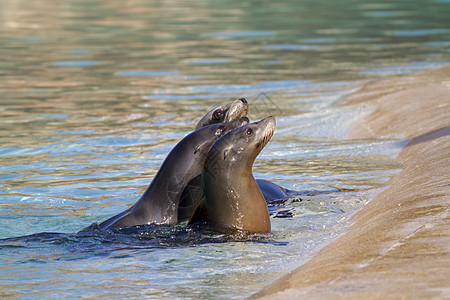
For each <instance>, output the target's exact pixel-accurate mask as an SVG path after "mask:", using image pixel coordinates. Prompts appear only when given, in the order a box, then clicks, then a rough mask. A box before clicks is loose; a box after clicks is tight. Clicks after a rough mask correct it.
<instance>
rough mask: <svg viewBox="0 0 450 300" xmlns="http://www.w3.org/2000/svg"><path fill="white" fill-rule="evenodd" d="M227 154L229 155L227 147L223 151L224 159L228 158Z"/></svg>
mask: <svg viewBox="0 0 450 300" xmlns="http://www.w3.org/2000/svg"><path fill="white" fill-rule="evenodd" d="M227 155H228V149H225V150H224V151H223V160H226V159H227Z"/></svg>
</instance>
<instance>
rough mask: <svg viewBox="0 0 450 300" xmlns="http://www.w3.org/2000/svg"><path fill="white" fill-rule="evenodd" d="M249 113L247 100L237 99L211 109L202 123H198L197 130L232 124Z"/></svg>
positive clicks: (202, 119)
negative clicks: (215, 125) (227, 123)
mask: <svg viewBox="0 0 450 300" xmlns="http://www.w3.org/2000/svg"><path fill="white" fill-rule="evenodd" d="M247 111H248V102H247V99H245V98H240V99H237V100H235V101H233V102H231V103H227V104H224V105H221V106H219V107H216V108H213V109H211V110H210V111H209V112H208V113H207V114H206V115H205V116H204V117H203V118H201V119H200V121H198V123H197V126H196V127H195V130H197V129H200V128H202V127H204V126H208V125H211V124H216V123H225V122H231V121H233V120H236V119H239V118H241V117H245V116H246V115H247Z"/></svg>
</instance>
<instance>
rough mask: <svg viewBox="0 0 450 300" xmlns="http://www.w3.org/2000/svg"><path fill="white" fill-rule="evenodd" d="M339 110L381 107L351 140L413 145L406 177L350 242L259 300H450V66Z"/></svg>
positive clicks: (394, 181) (360, 216)
mask: <svg viewBox="0 0 450 300" xmlns="http://www.w3.org/2000/svg"><path fill="white" fill-rule="evenodd" d="M339 105H370V106H375V107H376V108H375V111H374V113H372V114H371V115H370V116H369V117H368V118H366V119H365V120H363V121H361V122H359V123H358V124H356V126H355V128H354V129H353V130H352V132H351V134H350V137H351V138H371V137H384V136H392V135H395V136H402V137H404V138H405V139H408V140H409V143H408V144H407V146H405V147H404V148H403V149H402V150H401V151H400V153H399V155H398V156H397V158H396V160H397V161H398V162H399V163H400V164H401V165H402V171H401V172H399V173H397V174H395V175H394V176H392V177H391V178H390V180H389V181H388V182H387V183H386V188H385V189H384V190H383V191H382V192H381V193H379V194H378V195H377V196H376V198H375V199H373V200H372V201H370V202H369V203H368V204H367V205H366V206H364V207H363V208H362V209H361V210H360V211H359V212H358V213H357V214H356V215H355V216H354V217H353V218H352V220H351V225H350V228H349V231H348V232H347V233H346V234H344V235H343V236H342V237H340V238H339V239H337V240H336V241H334V242H333V243H331V244H329V245H328V246H326V247H325V248H323V249H322V250H321V251H320V252H319V253H318V254H317V255H316V256H315V257H313V258H312V259H311V260H310V261H309V262H307V263H306V264H304V265H303V266H301V267H299V268H298V269H296V270H294V271H292V272H290V273H289V274H287V275H285V276H284V277H282V278H280V279H278V280H277V281H275V282H274V283H273V284H271V285H269V286H268V287H267V288H265V289H263V290H262V291H260V292H258V293H257V294H255V295H253V296H252V298H266V299H299V298H301V299H343V298H345V299H412V298H415V299H417V298H422V299H423V298H425V299H443V298H447V297H448V298H450V66H447V67H443V68H440V69H436V70H431V71H426V72H424V73H421V74H415V75H408V76H402V77H397V78H389V79H386V80H380V81H376V82H372V83H369V84H367V85H366V86H364V87H363V88H362V89H361V90H359V91H357V92H355V93H353V94H351V95H349V96H348V97H346V98H345V99H343V100H342V101H341V102H340V103H339ZM448 298H447V299H448Z"/></svg>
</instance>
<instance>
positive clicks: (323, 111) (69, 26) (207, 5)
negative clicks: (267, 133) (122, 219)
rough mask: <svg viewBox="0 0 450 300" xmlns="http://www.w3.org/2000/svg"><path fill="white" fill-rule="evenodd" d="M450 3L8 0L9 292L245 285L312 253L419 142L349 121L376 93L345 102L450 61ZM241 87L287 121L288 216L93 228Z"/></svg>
mask: <svg viewBox="0 0 450 300" xmlns="http://www.w3.org/2000/svg"><path fill="white" fill-rule="evenodd" d="M449 15H450V2H449V1H445V0H436V1H373V2H369V1H362V0H361V1H357V0H353V1H350V0H348V1H339V3H337V2H336V3H334V2H332V1H305V0H302V1H276V2H274V1H222V2H219V1H176V0H173V1H138V0H136V1H134V0H132V1H103V0H94V1H73V0H69V1H50V0H42V1H19V0H17V1H8V0H6V1H1V0H0V57H1V59H0V116H1V118H0V238H2V239H3V240H1V241H0V252H1V256H0V270H1V275H0V296H1V297H2V298H5V297H19V298H42V297H44V298H50V297H51V298H60V297H92V298H95V297H115V298H119V297H132V298H142V297H157V298H158V297H163V296H164V297H171V298H176V297H179V298H226V299H228V298H242V297H244V296H247V295H249V294H251V293H253V292H255V291H257V290H259V289H260V288H261V287H263V286H265V285H267V284H268V283H269V282H272V281H273V280H274V279H275V278H277V277H279V276H280V275H282V274H285V273H286V272H287V271H289V270H292V269H293V268H295V267H297V266H299V265H301V264H302V263H304V262H305V261H306V260H307V259H309V258H310V257H311V255H313V254H314V253H315V252H317V251H318V250H319V249H320V247H322V246H324V245H326V244H327V243H328V242H330V241H331V240H333V239H335V238H336V237H337V236H339V234H340V233H342V231H343V230H345V227H346V225H348V222H347V221H348V218H349V217H350V216H351V215H352V214H353V213H354V212H355V211H356V210H357V209H359V208H360V207H361V206H362V205H364V203H366V202H367V201H368V200H369V199H370V198H371V197H373V195H374V193H376V191H377V189H373V188H374V187H380V186H381V185H382V184H383V183H384V182H385V181H386V180H387V179H388V178H389V177H390V176H391V175H392V174H394V173H395V172H398V170H399V169H400V167H401V166H398V165H396V163H395V162H394V160H393V158H394V157H395V155H396V154H397V153H398V151H399V150H400V149H401V147H402V146H404V145H405V143H406V141H404V140H403V139H402V137H385V138H381V139H373V140H350V139H348V138H346V136H347V133H348V132H349V130H350V129H351V127H352V126H353V125H354V124H355V122H356V121H357V120H359V119H361V118H363V117H364V116H366V115H368V114H369V113H370V108H362V107H357V108H355V107H336V106H334V104H335V103H337V102H338V101H339V99H341V98H342V97H343V96H345V95H346V94H348V93H350V92H352V91H355V90H357V89H358V88H360V87H361V86H362V85H363V84H364V83H365V82H367V81H369V80H373V79H377V78H382V77H386V76H390V75H397V74H405V73H410V72H416V71H420V70H424V69H428V68H434V67H438V66H442V65H444V64H447V63H448V62H450V50H449V49H450V42H449V41H450V22H449V18H448V16H449ZM240 97H246V98H247V99H248V100H249V102H250V112H249V117H250V118H251V119H252V120H257V119H259V118H262V117H265V116H267V115H273V116H275V117H276V118H277V123H278V125H277V131H276V133H275V135H274V137H273V138H272V140H271V142H270V143H269V144H268V145H267V146H266V148H265V149H264V150H263V152H262V153H261V154H260V156H259V157H258V159H257V161H256V162H255V165H254V169H253V171H254V174H255V177H257V178H264V179H268V180H271V181H273V182H275V183H278V184H280V185H282V186H285V187H287V188H290V189H294V190H297V191H301V192H302V193H303V195H302V196H301V200H299V199H292V200H291V201H288V202H287V203H286V204H284V205H282V206H271V207H270V209H271V213H272V218H271V221H272V228H273V230H272V234H270V235H267V236H251V237H240V238H238V237H235V238H231V237H229V236H224V235H222V234H219V233H215V232H212V231H209V230H207V229H202V228H185V227H184V226H182V225H180V226H159V227H158V226H156V227H154V226H150V227H146V228H138V229H136V230H134V231H132V232H108V233H105V232H100V231H98V230H96V229H95V227H92V228H91V230H88V231H82V232H79V231H80V230H81V229H83V228H85V227H88V226H89V225H91V224H93V223H95V222H97V221H101V220H104V219H106V218H108V217H109V216H112V215H114V214H116V213H118V212H120V211H122V210H124V209H125V208H127V207H129V206H130V205H131V204H133V203H134V202H135V201H136V200H137V199H138V198H139V196H140V195H141V194H142V192H143V191H144V190H145V188H146V187H147V185H148V184H149V182H150V180H151V178H152V177H153V176H154V175H155V173H156V172H157V170H158V168H159V166H160V164H161V163H162V161H163V159H164V158H165V156H166V155H167V154H168V152H169V151H170V150H171V148H172V147H173V146H174V145H175V144H176V143H177V142H178V141H179V140H180V139H181V138H182V137H184V136H185V135H186V134H188V133H189V132H190V131H192V130H193V128H194V127H195V124H196V122H197V121H198V120H199V119H200V117H201V116H203V115H204V114H205V113H206V112H207V111H208V110H209V109H211V108H212V107H214V106H218V105H221V104H223V103H226V102H229V101H231V100H232V99H236V98H240ZM44 232H53V233H44ZM78 232H79V233H78ZM25 235H31V236H27V237H24V236H25Z"/></svg>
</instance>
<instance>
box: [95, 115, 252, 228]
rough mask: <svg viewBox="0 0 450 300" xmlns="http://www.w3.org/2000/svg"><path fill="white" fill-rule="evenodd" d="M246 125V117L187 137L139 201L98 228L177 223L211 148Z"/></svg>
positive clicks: (197, 131) (200, 130)
mask: <svg viewBox="0 0 450 300" xmlns="http://www.w3.org/2000/svg"><path fill="white" fill-rule="evenodd" d="M248 122H249V121H248V118H247V117H242V118H240V119H237V120H234V121H232V122H227V123H220V124H214V125H209V126H206V127H203V128H201V129H199V130H196V131H194V132H192V133H191V134H189V135H187V136H186V137H185V138H183V139H182V140H181V141H180V142H179V143H178V144H177V145H176V146H175V147H174V148H173V149H172V151H170V153H169V155H168V156H167V157H166V159H165V160H164V162H163V164H162V165H161V167H160V169H159V171H158V173H157V174H156V176H155V177H154V178H153V181H152V182H151V183H150V185H149V187H148V188H147V190H146V191H145V193H144V194H143V195H142V196H141V198H140V199H139V200H138V201H137V202H136V203H135V204H134V205H133V206H132V207H130V208H129V209H127V210H125V211H123V212H122V213H120V214H118V215H116V216H113V217H111V218H109V219H108V220H106V221H104V222H102V223H101V224H100V227H101V228H103V229H107V228H119V227H128V226H136V225H145V224H174V223H177V222H178V214H177V210H178V205H179V201H180V196H181V195H182V192H183V190H184V188H185V187H186V185H187V184H188V183H189V182H190V181H191V180H192V179H193V178H195V177H197V176H199V175H200V174H201V172H202V169H203V165H204V161H205V158H206V155H207V153H208V150H209V149H210V147H211V145H212V144H213V143H214V142H215V141H216V140H218V139H219V138H220V137H222V136H223V135H225V134H226V133H228V132H229V131H231V130H233V129H235V128H237V127H240V126H242V125H246V124H248ZM192 210H193V209H192Z"/></svg>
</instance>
